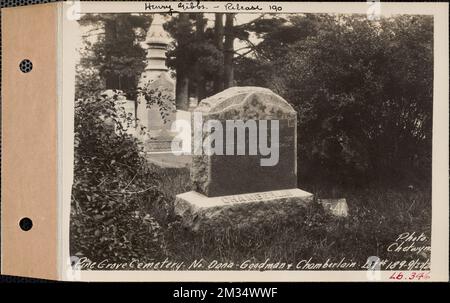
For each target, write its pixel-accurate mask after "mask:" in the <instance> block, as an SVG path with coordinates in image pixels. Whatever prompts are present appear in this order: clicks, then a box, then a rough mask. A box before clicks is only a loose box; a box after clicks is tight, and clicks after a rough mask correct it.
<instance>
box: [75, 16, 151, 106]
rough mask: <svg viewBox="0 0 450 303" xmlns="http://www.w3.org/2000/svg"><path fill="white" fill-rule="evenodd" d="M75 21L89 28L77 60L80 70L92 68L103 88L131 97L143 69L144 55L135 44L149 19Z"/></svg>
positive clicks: (101, 17) (93, 17) (143, 33)
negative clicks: (118, 90)
mask: <svg viewBox="0 0 450 303" xmlns="http://www.w3.org/2000/svg"><path fill="white" fill-rule="evenodd" d="M79 22H80V24H81V25H82V26H85V27H86V28H88V29H89V30H88V31H87V33H88V34H87V35H86V36H85V37H83V40H84V44H85V48H86V49H85V51H84V55H83V56H82V57H81V61H80V66H81V67H82V71H83V70H86V69H94V70H95V71H96V72H97V73H98V76H99V78H100V79H101V80H102V82H103V88H107V89H120V90H123V91H124V92H125V93H126V94H127V96H128V97H129V98H134V97H135V96H136V90H137V84H138V80H139V77H140V75H141V73H142V71H143V70H144V67H145V54H146V53H145V50H144V49H143V48H142V47H141V46H140V44H139V42H140V41H142V40H143V38H144V37H145V31H146V30H147V29H148V27H149V25H150V22H151V16H149V15H148V14H147V15H144V14H86V15H84V16H83V17H82V18H81V20H80V21H79ZM81 83H82V82H81ZM91 87H92V86H91ZM91 96H92V95H91Z"/></svg>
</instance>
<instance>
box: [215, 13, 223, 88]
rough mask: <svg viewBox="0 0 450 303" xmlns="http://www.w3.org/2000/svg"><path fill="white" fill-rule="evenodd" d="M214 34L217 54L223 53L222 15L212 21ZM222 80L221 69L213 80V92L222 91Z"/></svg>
mask: <svg viewBox="0 0 450 303" xmlns="http://www.w3.org/2000/svg"><path fill="white" fill-rule="evenodd" d="M214 34H215V37H214V38H215V45H216V47H217V50H218V51H219V52H223V38H224V27H223V13H216V14H215V19H214ZM223 88H224V79H223V69H220V70H219V71H218V72H217V75H216V77H215V79H214V92H215V93H218V92H221V91H223Z"/></svg>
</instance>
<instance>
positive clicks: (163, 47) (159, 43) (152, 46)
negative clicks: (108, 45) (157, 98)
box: [136, 14, 175, 146]
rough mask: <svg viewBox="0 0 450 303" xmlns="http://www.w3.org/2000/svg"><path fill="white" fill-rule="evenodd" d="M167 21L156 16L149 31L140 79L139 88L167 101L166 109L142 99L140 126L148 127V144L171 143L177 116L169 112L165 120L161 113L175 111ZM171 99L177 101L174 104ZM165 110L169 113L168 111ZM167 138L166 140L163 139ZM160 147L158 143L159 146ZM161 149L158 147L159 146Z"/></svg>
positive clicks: (139, 104) (139, 113)
mask: <svg viewBox="0 0 450 303" xmlns="http://www.w3.org/2000/svg"><path fill="white" fill-rule="evenodd" d="M163 23H164V18H163V17H162V15H160V14H155V15H154V18H153V22H152V24H151V25H150V28H149V29H148V31H147V36H146V39H145V44H146V45H147V56H146V64H147V65H146V67H145V70H144V72H143V73H142V74H141V77H140V79H139V84H138V85H139V87H141V88H143V87H146V86H147V88H150V89H154V90H156V91H158V92H161V93H162V94H163V95H165V96H169V98H165V100H164V101H163V102H165V103H166V104H163V106H162V108H163V109H162V108H161V106H159V105H157V104H153V105H151V106H150V107H149V106H147V104H146V100H145V99H143V98H142V97H138V100H137V101H138V104H137V111H136V112H137V118H138V126H143V127H145V129H146V131H147V133H146V134H145V135H144V136H141V138H142V139H143V140H144V141H146V142H147V141H148V140H150V139H151V140H157V139H160V141H164V139H165V140H168V139H169V137H170V134H169V130H170V126H171V122H172V120H173V119H174V115H175V114H174V113H172V112H169V113H168V116H167V117H166V118H165V120H164V119H163V118H162V117H161V110H163V111H164V110H166V111H167V109H169V111H172V110H173V111H175V81H174V80H173V79H172V78H171V77H170V75H169V72H168V71H169V69H168V68H167V65H166V59H167V58H166V51H167V47H168V45H169V43H170V41H171V38H170V35H169V34H168V33H167V32H166V31H165V30H164V28H163ZM167 99H171V100H173V101H172V102H170V101H169V100H167ZM164 108H165V109H164ZM162 137H164V138H162ZM156 143H157V142H156ZM155 146H157V144H156V145H155Z"/></svg>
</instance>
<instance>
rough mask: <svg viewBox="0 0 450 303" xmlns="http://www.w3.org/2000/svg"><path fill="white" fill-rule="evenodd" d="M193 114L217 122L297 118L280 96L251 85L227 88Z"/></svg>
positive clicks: (208, 99)
mask: <svg viewBox="0 0 450 303" xmlns="http://www.w3.org/2000/svg"><path fill="white" fill-rule="evenodd" d="M195 111H196V112H201V113H203V115H204V116H208V117H209V118H213V119H219V120H233V119H242V120H248V119H255V120H271V119H285V118H291V117H292V116H295V115H296V111H295V110H294V108H293V107H292V106H291V105H290V104H289V103H288V102H287V101H286V100H284V99H283V98H282V97H280V96H279V95H277V94H275V93H274V92H272V91H271V90H270V89H267V88H262V87H254V86H247V87H231V88H228V89H226V90H224V91H222V92H220V93H218V94H216V95H214V96H211V97H209V98H206V99H204V100H202V101H201V102H200V104H199V106H198V107H197V108H196V109H195Z"/></svg>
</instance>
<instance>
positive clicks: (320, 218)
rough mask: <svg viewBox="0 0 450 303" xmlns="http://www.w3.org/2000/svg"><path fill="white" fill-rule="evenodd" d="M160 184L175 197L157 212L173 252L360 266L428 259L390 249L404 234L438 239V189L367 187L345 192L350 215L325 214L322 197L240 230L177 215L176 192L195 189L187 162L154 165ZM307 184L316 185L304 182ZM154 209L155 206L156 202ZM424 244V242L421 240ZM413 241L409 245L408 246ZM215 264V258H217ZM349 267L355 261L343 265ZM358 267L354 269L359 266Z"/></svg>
mask: <svg viewBox="0 0 450 303" xmlns="http://www.w3.org/2000/svg"><path fill="white" fill-rule="evenodd" d="M153 169H154V170H155V171H156V172H157V175H158V179H159V180H158V182H160V186H159V187H160V190H161V191H163V192H164V194H165V195H166V197H167V200H168V201H169V202H168V203H169V205H168V208H166V209H168V211H167V216H161V212H159V215H158V214H155V217H157V218H158V221H159V222H160V224H161V230H162V233H163V235H164V244H163V251H164V254H165V255H166V257H167V258H170V259H171V260H174V261H178V262H181V261H184V262H186V263H188V264H190V263H192V262H193V261H194V260H199V259H201V258H203V260H204V261H205V262H206V263H207V264H210V263H211V262H212V261H214V260H215V261H217V262H221V263H224V262H228V263H229V262H233V263H242V262H244V261H247V260H250V261H251V262H265V261H266V260H267V259H270V262H277V261H280V262H294V263H295V262H299V261H300V260H309V259H310V258H312V259H311V260H310V262H317V263H318V262H326V261H327V260H328V259H329V262H339V261H341V260H343V259H344V262H356V264H357V266H358V267H359V268H361V266H362V265H363V264H364V263H365V262H366V260H367V258H368V257H369V256H378V257H379V258H380V259H382V260H383V259H387V260H389V261H397V260H399V261H412V260H420V261H422V262H423V261H425V260H426V259H427V258H428V257H429V255H428V254H429V252H426V251H422V252H420V253H417V254H413V253H411V251H405V252H389V251H387V247H389V245H391V244H392V243H394V242H395V241H396V239H397V238H398V236H399V235H400V234H403V233H410V234H412V233H415V234H414V235H415V236H419V235H420V234H421V233H424V235H426V240H425V241H424V242H421V243H420V246H423V245H431V244H430V235H431V189H415V188H412V187H407V188H375V187H374V188H365V189H355V190H352V191H347V192H346V191H342V192H340V197H330V196H321V194H320V192H326V191H327V189H322V190H321V191H319V194H317V195H318V197H319V198H346V199H347V203H348V206H349V216H348V217H347V218H336V217H332V216H330V215H328V214H326V213H325V212H324V211H323V210H322V209H321V207H320V206H318V205H317V203H311V204H310V205H309V206H307V207H304V208H299V210H298V212H296V213H292V214H289V216H284V217H280V218H277V217H271V218H270V221H269V222H265V223H261V224H260V225H259V226H258V225H250V226H251V227H247V228H245V229H242V228H240V229H239V230H238V229H236V228H234V227H233V226H223V227H217V226H216V227H213V228H207V227H205V228H204V229H203V230H202V229H200V230H199V231H197V232H193V231H191V230H188V229H186V228H184V227H183V226H182V225H181V224H180V222H179V221H178V220H177V218H176V217H174V216H173V213H172V207H173V201H174V198H175V195H177V194H179V193H183V192H186V191H189V190H190V184H189V182H190V178H189V169H188V168H182V169H179V168H159V167H156V166H154V168H153ZM299 187H300V188H301V189H304V190H307V191H308V190H310V189H308V188H304V187H302V186H301V185H299ZM149 212H151V213H152V212H153V213H154V212H155V208H152V209H149ZM415 244H417V243H415ZM405 246H406V245H405ZM213 263H214V262H213ZM341 269H349V270H352V268H341ZM353 270H354V269H353Z"/></svg>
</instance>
